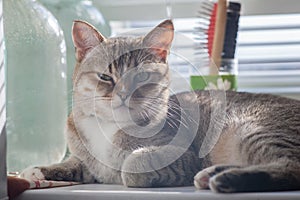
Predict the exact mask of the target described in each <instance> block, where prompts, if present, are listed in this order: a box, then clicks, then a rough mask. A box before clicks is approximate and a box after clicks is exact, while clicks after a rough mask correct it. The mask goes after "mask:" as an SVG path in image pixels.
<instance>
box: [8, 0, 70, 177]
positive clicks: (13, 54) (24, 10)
mask: <svg viewBox="0 0 300 200" xmlns="http://www.w3.org/2000/svg"><path fill="white" fill-rule="evenodd" d="M3 3H4V34H5V43H6V53H7V62H6V80H7V142H8V151H7V159H8V160H7V161H8V170H9V171H10V172H16V171H21V170H22V169H24V168H26V167H28V166H32V165H47V164H50V163H54V162H59V161H60V160H61V159H62V158H63V156H64V154H65V150H66V141H65V139H64V133H63V132H64V127H65V123H66V118H67V93H66V45H65V40H64V36H63V32H62V30H61V28H60V26H59V25H58V22H57V20H56V19H55V18H54V16H53V15H52V14H51V13H50V12H49V11H48V10H47V9H46V8H45V7H43V6H42V5H41V4H40V3H38V2H37V1H35V0H5V1H4V2H3Z"/></svg>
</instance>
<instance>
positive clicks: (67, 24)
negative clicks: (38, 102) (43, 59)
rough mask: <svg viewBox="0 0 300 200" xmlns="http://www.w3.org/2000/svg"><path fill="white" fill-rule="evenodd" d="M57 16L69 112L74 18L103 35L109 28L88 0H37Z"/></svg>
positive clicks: (73, 55) (71, 86)
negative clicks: (64, 49) (64, 55)
mask: <svg viewBox="0 0 300 200" xmlns="http://www.w3.org/2000/svg"><path fill="white" fill-rule="evenodd" d="M39 1H40V2H41V3H43V5H44V6H46V8H47V9H48V10H50V11H51V12H52V14H53V15H54V16H55V17H56V18H57V20H58V22H59V24H60V25H61V27H62V29H63V31H64V34H65V40H66V44H67V64H68V69H67V82H68V88H67V89H68V94H69V95H68V105H69V112H70V110H71V107H72V88H73V84H72V76H73V70H74V67H75V63H76V60H75V51H74V45H73V42H72V36H71V32H72V25H73V21H74V20H84V21H87V22H88V23H90V24H92V25H93V26H95V27H96V28H97V29H98V30H99V31H100V32H101V33H102V34H103V35H104V36H107V37H108V36H110V34H111V29H110V26H109V23H108V22H107V20H106V19H105V18H104V17H103V15H102V14H101V12H100V11H99V10H98V9H97V8H96V7H95V6H94V5H93V3H92V1H88V0H80V1H78V0H39Z"/></svg>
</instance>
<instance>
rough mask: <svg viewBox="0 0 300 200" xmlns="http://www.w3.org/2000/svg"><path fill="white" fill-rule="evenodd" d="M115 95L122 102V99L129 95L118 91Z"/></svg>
mask: <svg viewBox="0 0 300 200" xmlns="http://www.w3.org/2000/svg"><path fill="white" fill-rule="evenodd" d="M117 95H118V96H119V97H120V99H121V100H122V101H123V102H124V101H125V100H126V99H127V98H128V96H129V94H128V93H126V92H118V94H117Z"/></svg>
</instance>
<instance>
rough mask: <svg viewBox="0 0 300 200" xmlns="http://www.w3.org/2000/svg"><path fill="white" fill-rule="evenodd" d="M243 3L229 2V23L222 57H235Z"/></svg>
mask: <svg viewBox="0 0 300 200" xmlns="http://www.w3.org/2000/svg"><path fill="white" fill-rule="evenodd" d="M240 10H241V4H240V3H238V2H229V5H228V9H227V23H226V33H225V40H224V47H223V53H222V59H233V58H234V54H235V49H236V38H237V33H238V27H239V18H240Z"/></svg>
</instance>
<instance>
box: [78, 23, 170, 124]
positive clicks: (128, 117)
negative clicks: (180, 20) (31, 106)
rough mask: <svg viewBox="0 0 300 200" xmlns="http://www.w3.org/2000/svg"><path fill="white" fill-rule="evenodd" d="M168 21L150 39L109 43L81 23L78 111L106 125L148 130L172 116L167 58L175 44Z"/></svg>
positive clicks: (158, 27)
mask: <svg viewBox="0 0 300 200" xmlns="http://www.w3.org/2000/svg"><path fill="white" fill-rule="evenodd" d="M173 34H174V32H173V24H172V22H171V21H169V20H167V21H164V22H163V23H161V24H160V25H158V26H157V27H156V28H154V29H153V30H152V31H151V32H150V33H148V34H147V35H146V36H145V37H138V38H132V37H128V38H125V37H124V38H122V37H119V38H108V39H105V38H104V37H103V36H102V35H101V34H100V33H99V32H98V31H96V29H95V28H93V27H92V26H91V25H89V24H87V23H85V22H82V21H76V22H75V23H74V26H73V41H74V44H75V47H76V59H77V61H78V64H77V66H76V69H75V72H74V77H73V84H74V96H73V111H75V110H78V111H81V112H82V113H84V115H95V116H97V117H98V118H99V119H101V120H105V121H115V122H118V123H126V124H131V123H135V124H138V125H147V124H149V123H150V122H152V123H153V122H155V121H160V120H161V119H162V118H163V117H164V116H165V114H166V112H167V102H168V97H169V88H168V86H169V74H168V65H167V61H166V60H167V54H168V52H169V48H170V45H171V42H172V39H173Z"/></svg>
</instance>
